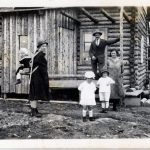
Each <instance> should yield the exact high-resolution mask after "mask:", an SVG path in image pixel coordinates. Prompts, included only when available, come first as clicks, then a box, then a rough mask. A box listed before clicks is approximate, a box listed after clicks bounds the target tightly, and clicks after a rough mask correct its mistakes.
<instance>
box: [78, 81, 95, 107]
mask: <svg viewBox="0 0 150 150" xmlns="http://www.w3.org/2000/svg"><path fill="white" fill-rule="evenodd" d="M78 90H79V91H81V95H80V103H79V104H80V105H96V102H95V91H96V85H95V84H94V83H93V82H91V83H88V82H87V81H84V82H83V83H81V84H80V85H79V87H78Z"/></svg>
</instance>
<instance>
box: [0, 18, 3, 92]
mask: <svg viewBox="0 0 150 150" xmlns="http://www.w3.org/2000/svg"><path fill="white" fill-rule="evenodd" d="M2 39H3V17H2V16H1V15H0V87H1V85H2V49H3V46H2V43H3V41H2ZM0 90H1V89H0Z"/></svg>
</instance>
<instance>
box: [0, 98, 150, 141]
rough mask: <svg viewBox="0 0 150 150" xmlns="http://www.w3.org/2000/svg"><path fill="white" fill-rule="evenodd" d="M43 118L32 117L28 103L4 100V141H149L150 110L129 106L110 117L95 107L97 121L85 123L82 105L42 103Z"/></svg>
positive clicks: (0, 116)
mask: <svg viewBox="0 0 150 150" xmlns="http://www.w3.org/2000/svg"><path fill="white" fill-rule="evenodd" d="M38 107H39V111H40V112H41V113H42V114H43V116H42V118H36V117H30V115H29V112H30V108H29V106H28V105H27V104H26V102H21V101H7V100H6V101H4V100H1V101H0V139H82V138H84V139H89V138H90V139H95V138H96V139H106V138H107V139H113V138H149V137H150V109H149V108H148V107H126V108H121V109H120V111H118V112H114V111H112V110H111V109H110V111H109V112H108V113H107V114H101V113H100V110H101V109H100V105H99V104H98V105H97V106H96V107H95V108H94V115H95V118H96V119H95V121H94V122H90V121H87V122H82V116H81V113H82V107H81V106H79V105H78V104H59V103H40V104H39V106H38Z"/></svg>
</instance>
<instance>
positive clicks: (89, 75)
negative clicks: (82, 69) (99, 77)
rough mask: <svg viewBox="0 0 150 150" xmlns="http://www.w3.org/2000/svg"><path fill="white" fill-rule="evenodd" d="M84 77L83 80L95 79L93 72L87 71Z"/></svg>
mask: <svg viewBox="0 0 150 150" xmlns="http://www.w3.org/2000/svg"><path fill="white" fill-rule="evenodd" d="M84 76H85V78H93V79H94V78H95V74H94V72H93V71H87V72H86V73H85V75H84Z"/></svg>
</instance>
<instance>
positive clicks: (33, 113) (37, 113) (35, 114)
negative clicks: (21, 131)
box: [31, 108, 42, 117]
mask: <svg viewBox="0 0 150 150" xmlns="http://www.w3.org/2000/svg"><path fill="white" fill-rule="evenodd" d="M31 117H42V115H41V114H40V113H39V112H38V110H37V108H31Z"/></svg>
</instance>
